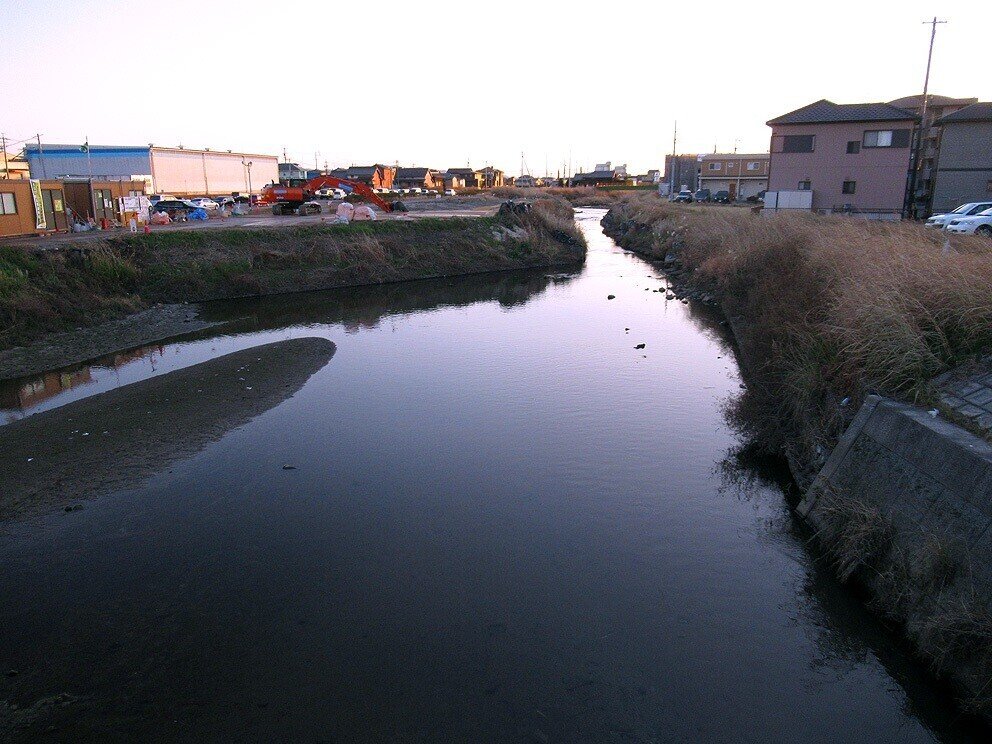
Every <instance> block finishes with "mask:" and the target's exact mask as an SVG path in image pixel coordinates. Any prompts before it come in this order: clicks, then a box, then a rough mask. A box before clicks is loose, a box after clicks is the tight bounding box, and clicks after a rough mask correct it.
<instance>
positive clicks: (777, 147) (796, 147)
mask: <svg viewBox="0 0 992 744" xmlns="http://www.w3.org/2000/svg"><path fill="white" fill-rule="evenodd" d="M815 143H816V137H815V136H814V135H812V134H786V135H781V136H777V137H772V149H773V150H774V151H775V152H813V147H814V145H815Z"/></svg>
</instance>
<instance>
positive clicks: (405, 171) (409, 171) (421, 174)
mask: <svg viewBox="0 0 992 744" xmlns="http://www.w3.org/2000/svg"><path fill="white" fill-rule="evenodd" d="M428 171H430V168H400V169H398V170H397V171H396V177H397V178H425V177H426V176H427V173H428Z"/></svg>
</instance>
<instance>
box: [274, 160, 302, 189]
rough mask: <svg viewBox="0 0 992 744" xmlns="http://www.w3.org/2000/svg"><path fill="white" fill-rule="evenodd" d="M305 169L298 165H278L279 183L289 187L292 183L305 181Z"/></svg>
mask: <svg viewBox="0 0 992 744" xmlns="http://www.w3.org/2000/svg"><path fill="white" fill-rule="evenodd" d="M306 180H307V169H306V168H304V167H303V166H302V165H300V164H299V163H279V183H281V184H283V185H284V186H290V185H292V184H293V182H294V181H297V182H299V181H306Z"/></svg>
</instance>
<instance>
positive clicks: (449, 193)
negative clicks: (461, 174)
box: [444, 189, 455, 196]
mask: <svg viewBox="0 0 992 744" xmlns="http://www.w3.org/2000/svg"><path fill="white" fill-rule="evenodd" d="M444 195H445V196H454V195H455V190H454V189H445V190H444Z"/></svg>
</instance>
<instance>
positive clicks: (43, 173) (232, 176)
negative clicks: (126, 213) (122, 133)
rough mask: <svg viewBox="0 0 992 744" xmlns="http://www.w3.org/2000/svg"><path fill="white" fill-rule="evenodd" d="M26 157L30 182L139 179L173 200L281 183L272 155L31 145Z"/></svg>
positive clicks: (145, 147)
mask: <svg viewBox="0 0 992 744" xmlns="http://www.w3.org/2000/svg"><path fill="white" fill-rule="evenodd" d="M24 152H25V157H26V158H27V161H28V166H29V168H30V169H31V178H43V179H45V178H98V179H104V180H108V181H118V180H121V179H125V180H130V179H140V180H144V181H145V182H146V183H147V184H148V192H149V193H152V192H153V191H155V192H157V193H160V194H172V195H174V196H230V195H231V194H233V193H248V192H252V193H256V194H257V193H261V189H262V187H263V186H265V185H266V184H269V183H276V182H278V180H279V161H278V158H277V157H276V156H275V155H259V154H255V153H243V152H231V151H230V150H206V149H204V150H189V149H186V148H184V147H156V146H155V145H141V146H130V145H122V146H118V145H87V144H77V145H53V144H45V143H42V144H40V145H39V144H36V143H31V144H28V145H27V146H26V147H25V151H24Z"/></svg>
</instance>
